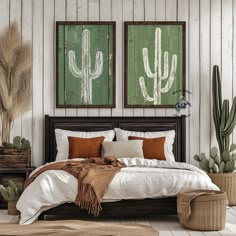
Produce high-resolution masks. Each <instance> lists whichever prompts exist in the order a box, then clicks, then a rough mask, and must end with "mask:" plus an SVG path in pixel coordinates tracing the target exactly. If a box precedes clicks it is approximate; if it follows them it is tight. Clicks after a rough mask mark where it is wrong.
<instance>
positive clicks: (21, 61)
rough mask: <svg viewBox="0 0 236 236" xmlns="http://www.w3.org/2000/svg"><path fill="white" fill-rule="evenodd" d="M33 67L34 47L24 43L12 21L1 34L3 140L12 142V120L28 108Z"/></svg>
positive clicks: (0, 94)
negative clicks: (32, 50) (32, 49)
mask: <svg viewBox="0 0 236 236" xmlns="http://www.w3.org/2000/svg"><path fill="white" fill-rule="evenodd" d="M31 68H32V65H31V46H30V44H29V43H22V42H21V34H20V32H19V31H18V30H17V25H16V23H13V24H11V25H10V27H9V28H7V29H6V30H5V31H4V32H3V33H1V34H0V116H1V119H2V134H1V137H2V142H10V131H11V126H12V122H13V121H14V119H15V118H17V117H18V116H20V115H21V114H22V113H23V112H25V111H27V110H28V108H29V105H30V101H31V80H32V73H31Z"/></svg>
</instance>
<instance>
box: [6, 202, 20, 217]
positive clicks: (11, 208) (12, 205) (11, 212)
mask: <svg viewBox="0 0 236 236" xmlns="http://www.w3.org/2000/svg"><path fill="white" fill-rule="evenodd" d="M19 214H20V212H19V211H18V210H17V209H16V202H8V215H19Z"/></svg>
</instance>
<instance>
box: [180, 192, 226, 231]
mask: <svg viewBox="0 0 236 236" xmlns="http://www.w3.org/2000/svg"><path fill="white" fill-rule="evenodd" d="M226 202H227V200H226V193H225V192H221V191H213V190H189V191H183V192H180V193H179V194H178V195H177V211H178V216H179V220H180V223H181V225H182V226H183V227H185V228H188V229H194V230H221V229H223V228H224V227H225V218H226Z"/></svg>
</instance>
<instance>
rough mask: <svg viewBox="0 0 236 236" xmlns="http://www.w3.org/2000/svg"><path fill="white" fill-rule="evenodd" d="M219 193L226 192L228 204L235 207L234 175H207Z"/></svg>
mask: <svg viewBox="0 0 236 236" xmlns="http://www.w3.org/2000/svg"><path fill="white" fill-rule="evenodd" d="M208 175H209V177H210V178H211V181H212V182H213V183H214V184H215V185H217V186H218V187H219V188H220V190H221V191H223V192H226V194H227V199H228V204H229V205H230V206H236V173H235V172H234V173H222V174H208Z"/></svg>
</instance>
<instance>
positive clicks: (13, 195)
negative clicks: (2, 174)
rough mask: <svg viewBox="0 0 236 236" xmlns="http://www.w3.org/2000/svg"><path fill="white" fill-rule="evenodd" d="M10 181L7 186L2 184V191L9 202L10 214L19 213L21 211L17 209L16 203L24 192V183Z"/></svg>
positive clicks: (0, 191) (0, 188)
mask: <svg viewBox="0 0 236 236" xmlns="http://www.w3.org/2000/svg"><path fill="white" fill-rule="evenodd" d="M8 183H9V185H8V186H7V187H4V186H3V185H0V193H1V195H2V197H3V198H4V199H5V200H6V201H7V202H8V215H19V211H18V210H17V209H16V203H17V201H18V199H19V198H20V195H21V194H22V192H23V184H22V183H14V182H13V181H11V180H9V181H8Z"/></svg>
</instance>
